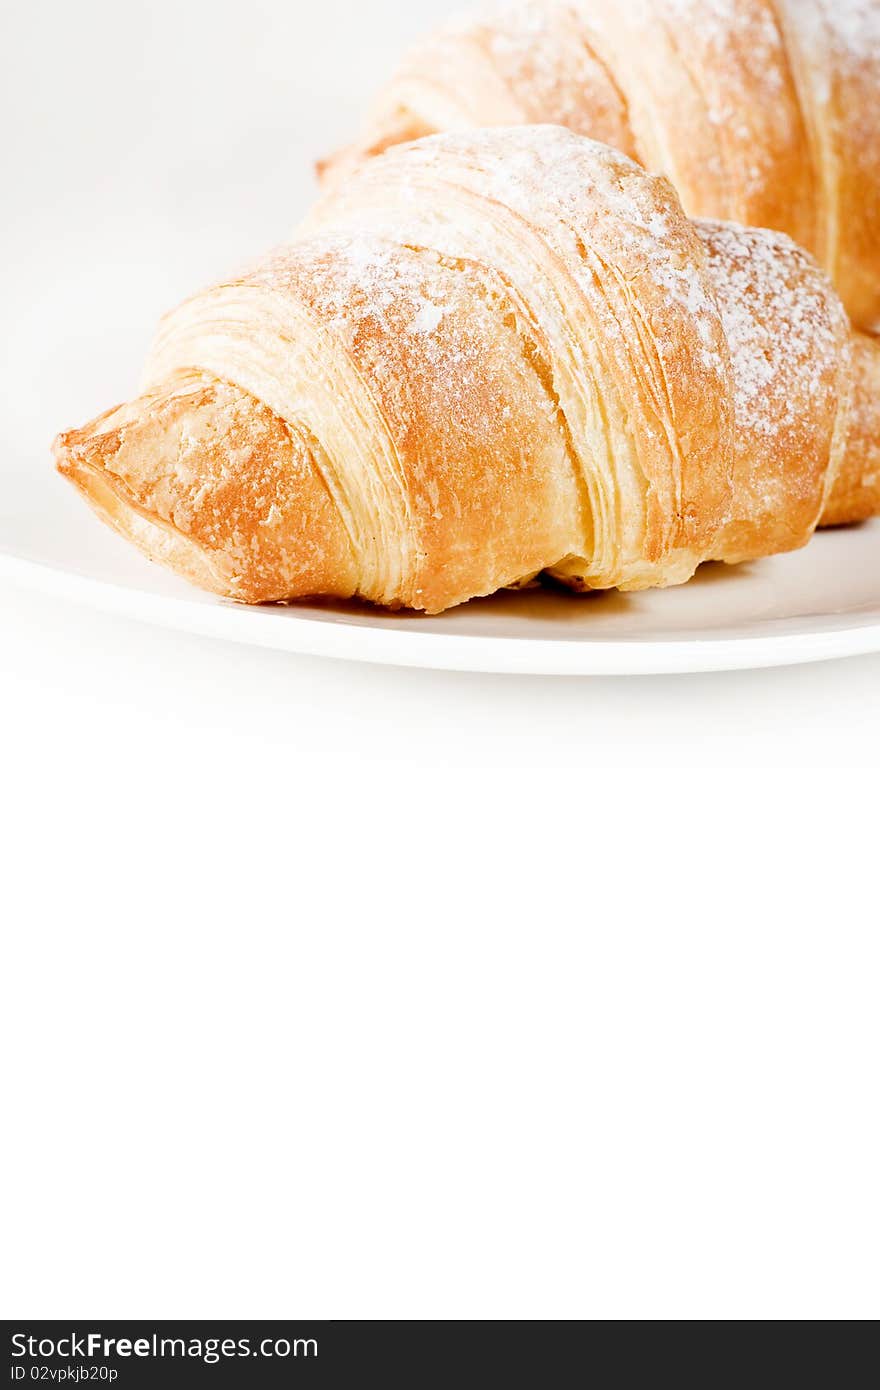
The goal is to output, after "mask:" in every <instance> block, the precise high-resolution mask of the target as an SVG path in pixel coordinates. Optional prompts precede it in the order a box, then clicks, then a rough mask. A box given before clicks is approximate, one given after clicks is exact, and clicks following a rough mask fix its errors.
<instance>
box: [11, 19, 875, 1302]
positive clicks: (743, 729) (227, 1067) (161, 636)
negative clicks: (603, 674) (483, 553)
mask: <svg viewBox="0 0 880 1390" xmlns="http://www.w3.org/2000/svg"><path fill="white" fill-rule="evenodd" d="M444 8H445V7H444V6H443V5H442V4H427V3H414V0H409V3H407V4H404V3H403V0H381V3H380V2H379V0H371V3H370V4H369V5H367V4H353V3H349V4H345V3H342V0H321V3H320V4H319V5H315V4H313V3H310V4H300V3H291V2H290V0H289V2H288V3H283V4H282V3H266V0H257V3H253V0H252V3H249V4H248V5H247V6H246V7H245V8H242V7H241V6H240V5H238V4H232V3H228V0H224V3H218V0H213V2H212V3H208V0H197V3H193V0H175V3H170V0H153V3H151V4H149V5H147V4H141V3H132V4H128V5H125V6H121V5H119V4H117V3H109V2H108V3H104V2H103V0H81V3H79V4H77V5H74V6H68V5H61V4H38V5H32V6H23V5H22V6H17V7H16V9H15V13H14V15H13V16H11V17H10V16H5V17H4V29H5V37H4V42H3V45H2V49H0V105H2V108H3V109H2V112H0V114H2V122H0V129H2V130H3V137H2V138H3V146H2V162H3V182H2V188H3V190H4V193H3V212H4V216H3V219H2V229H0V235H2V240H3V251H4V254H3V256H2V258H0V290H2V296H3V300H2V302H3V314H2V322H3V330H4V331H3V340H2V344H0V351H2V358H3V360H2V362H0V382H3V383H4V384H3V390H2V401H3V418H2V426H0V428H2V432H3V433H2V441H3V449H4V460H3V463H4V469H5V472H4V477H5V478H6V480H7V481H6V484H5V486H6V487H7V488H8V489H12V491H13V493H14V487H15V481H16V476H17V475H18V474H20V472H21V470H23V469H47V468H48V461H47V456H48V444H49V441H50V439H51V436H52V434H53V433H54V432H55V431H56V430H57V429H58V428H60V427H62V426H67V425H70V424H73V423H76V422H79V421H81V420H83V419H85V418H86V417H88V415H89V414H91V413H93V412H94V411H96V410H98V409H100V408H102V407H103V406H104V405H106V404H108V403H110V402H111V401H113V400H115V399H118V398H120V397H122V396H123V395H125V394H126V393H127V392H128V391H129V390H130V388H131V386H132V385H133V383H134V381H135V380H136V377H137V371H138V367H139V363H140V360H141V357H142V354H143V351H144V349H145V346H146V344H147V341H148V339H149V335H150V332H151V329H152V326H153V324H154V322H155V319H156V317H157V315H158V313H159V312H160V311H161V310H162V309H163V308H164V307H166V306H167V305H169V304H171V303H173V302H174V301H175V300H176V299H177V298H179V297H180V295H182V294H183V293H185V292H186V291H187V290H189V289H191V288H193V287H195V286H198V285H200V284H202V283H204V282H206V281H208V280H210V278H211V277H212V275H214V274H216V273H218V272H220V271H221V270H222V269H223V267H224V266H225V265H227V264H228V263H229V262H230V261H231V262H234V263H237V262H238V261H240V260H242V259H244V258H246V257H247V256H249V255H251V254H252V253H253V252H255V251H257V250H258V249H259V248H260V246H261V245H263V244H265V243H267V242H271V241H273V240H278V239H280V238H281V237H282V236H283V235H284V234H285V232H286V231H287V229H288V228H289V227H290V225H291V224H292V223H293V222H294V221H295V220H296V218H297V216H298V215H299V213H300V212H301V211H302V209H303V207H304V205H305V202H306V199H307V198H308V196H309V192H310V187H311V181H310V174H309V169H308V162H309V161H310V159H311V158H312V157H313V156H315V155H319V154H322V153H324V152H325V151H326V150H327V149H328V148H332V147H333V146H334V145H335V144H336V143H338V142H339V141H341V140H343V139H344V138H345V137H346V136H347V135H348V134H349V133H350V132H351V131H352V129H353V127H354V123H355V121H356V117H357V114H358V112H359V111H360V109H361V108H362V106H363V104H364V101H365V99H366V96H367V94H368V93H369V91H370V90H371V89H372V88H373V87H374V86H375V85H376V83H377V81H378V79H379V76H380V74H381V73H382V72H384V71H387V69H388V68H389V66H390V64H391V62H392V59H393V55H394V53H395V51H396V50H397V49H399V47H400V46H401V44H402V42H403V41H404V39H405V38H408V37H410V36H412V35H413V34H415V33H417V32H418V31H419V30H420V29H421V28H423V27H425V25H426V23H427V21H428V19H429V18H432V17H434V16H436V15H439V14H441V13H442V12H443V10H444ZM48 485H49V484H48V483H47V486H48ZM10 500H11V499H10ZM3 504H4V503H3V499H2V498H0V506H2V505H3ZM0 624H2V626H0V756H2V762H0V859H2V873H0V911H2V947H3V961H4V968H3V1010H2V1056H3V1072H4V1092H5V1098H4V1113H5V1115H6V1117H7V1119H8V1124H7V1128H6V1132H5V1135H4V1140H3V1145H2V1150H0V1163H2V1166H3V1170H4V1182H3V1187H2V1192H3V1198H2V1200H3V1208H4V1210H3V1220H2V1229H3V1239H2V1245H3V1256H2V1287H0V1295H2V1298H0V1311H2V1313H3V1314H4V1315H5V1316H9V1317H15V1316H24V1315H27V1316H31V1317H33V1316H44V1317H48V1316H80V1317H81V1316H85V1315H89V1316H101V1317H108V1318H109V1317H113V1316H118V1317H121V1316H142V1317H150V1316H163V1315H164V1316H194V1317H198V1316H214V1317H224V1316H229V1317H233V1316H239V1317H249V1316H254V1317H257V1316H262V1317H273V1316H306V1315H315V1316H335V1317H345V1316H365V1317H394V1316H402V1317H414V1316H428V1317H434V1318H445V1317H454V1316H464V1317H502V1318H518V1317H530V1316H534V1317H553V1316H556V1317H574V1318H600V1317H613V1318H636V1317H651V1318H685V1317H697V1318H700V1317H723V1318H742V1317H780V1318H782V1317H784V1318H814V1317H815V1318H818V1317H833V1318H838V1317H840V1318H843V1317H849V1318H852V1317H874V1316H876V1315H877V1313H878V1311H880V1300H878V1274H877V1260H876V1251H877V1246H878V1239H880V1198H878V1190H880V1188H878V1183H877V1172H878V1167H880V1152H878V1150H880V1122H878V1107H877V1092H878V1077H877V1070H878V1065H877V1064H878V1042H880V1024H878V1011H877V1005H876V1000H877V992H878V968H880V947H878V939H877V938H878V913H877V907H876V883H877V874H876V864H877V850H878V846H877V792H876V778H875V775H874V772H875V769H876V768H877V767H878V765H880V738H878V732H877V722H878V699H877V691H878V678H880V660H878V659H876V658H864V659H861V660H858V661H849V662H841V663H836V664H829V665H825V666H817V667H812V668H806V667H805V668H799V669H790V670H783V671H778V672H765V673H754V674H743V675H730V676H705V677H679V678H668V679H640V680H630V681H624V680H593V681H587V680H584V681H579V680H571V681H567V682H566V681H560V682H557V681H550V680H543V679H531V680H529V679H506V678H487V677H473V676H453V675H443V674H431V673H426V672H406V671H393V670H382V669H378V668H376V669H370V668H359V667H355V666H349V665H346V664H342V663H340V664H334V663H331V662H318V661H310V660H305V659H302V660H298V659H294V658H291V657H287V656H282V655H280V654H272V653H267V652H259V651H255V650H246V649H239V648H236V647H232V646H226V645H223V644H222V643H212V642H209V641H206V640H205V641H202V640H198V639H194V638H189V637H183V636H176V635H174V634H171V633H166V632H161V631H158V630H153V629H150V628H148V627H140V626H137V625H135V624H129V623H127V622H124V621H122V620H120V619H112V618H106V617H100V616H98V615H94V614H90V613H87V612H85V611H80V610H78V609H75V608H73V607H67V606H64V605H60V604H58V603H57V602H51V601H49V600H48V599H45V598H38V597H36V596H33V595H29V594H27V593H25V592H21V591H18V590H16V589H15V588H13V587H12V586H10V585H6V586H4V587H2V588H0Z"/></svg>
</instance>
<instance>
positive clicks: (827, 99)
mask: <svg viewBox="0 0 880 1390" xmlns="http://www.w3.org/2000/svg"><path fill="white" fill-rule="evenodd" d="M532 122H550V123H554V124H559V125H564V126H568V127H569V128H570V129H572V130H574V131H576V132H578V133H580V134H582V135H590V136H592V137H593V138H595V139H597V140H602V141H604V142H605V143H606V144H609V145H613V146H615V147H616V148H618V149H620V150H622V151H623V152H624V153H626V154H628V155H630V156H631V157H632V158H634V159H636V160H638V161H639V162H640V163H642V164H644V165H645V167H646V168H649V169H651V170H653V171H654V172H657V173H663V174H666V175H667V177H668V178H669V179H671V181H672V183H673V184H674V185H675V187H676V188H677V189H678V192H679V195H680V197H681V200H682V203H683V205H684V208H685V210H686V212H687V213H688V214H689V215H690V216H691V217H709V218H722V219H726V220H730V221H734V222H741V223H744V224H746V225H748V226H757V227H772V228H774V229H776V230H777V231H782V232H787V233H788V235H789V236H791V237H793V238H794V240H795V241H797V242H799V243H800V245H802V246H804V247H805V248H806V249H807V250H808V251H810V252H811V253H812V254H813V255H814V256H815V257H816V259H817V260H818V261H819V263H820V264H821V265H822V266H824V267H825V269H827V270H828V272H829V274H830V275H831V278H832V279H833V280H834V282H835V284H836V286H837V289H838V292H839V293H840V295H841V298H842V299H843V301H844V304H845V305H846V307H847V310H848V312H849V314H850V316H851V317H852V319H853V322H854V323H855V324H856V325H857V326H859V327H862V328H867V329H871V328H873V329H874V330H875V331H880V0H612V2H611V3H609V0H527V3H523V0H513V2H512V3H510V2H508V3H506V4H500V5H498V4H496V5H491V6H488V7H487V8H486V9H484V11H483V12H481V13H479V14H477V15H476V16H475V17H473V18H471V19H465V20H464V21H459V22H457V23H453V24H451V25H448V26H447V27H445V28H444V29H442V30H440V32H439V33H437V34H435V35H433V36H432V37H430V38H428V39H427V41H425V42H423V43H422V44H421V45H419V46H418V47H416V48H415V49H414V50H413V51H412V53H411V54H410V55H409V56H408V57H407V58H406V59H405V61H404V63H403V65H402V67H401V68H400V70H399V72H398V73H397V74H396V76H395V77H394V78H393V79H392V80H391V81H390V82H389V83H388V85H387V86H386V88H385V89H384V90H383V91H382V92H381V93H380V94H379V96H378V98H377V100H376V102H375V104H374V106H373V108H372V110H371V112H370V113H369V116H368V119H367V122H366V126H365V128H364V131H363V134H362V137H361V139H360V140H359V141H358V143H357V144H356V145H355V146H354V147H353V148H352V149H350V150H347V151H344V152H343V153H342V154H341V155H339V156H337V157H336V158H335V159H333V160H330V161H328V162H327V163H326V164H325V166H324V173H325V176H326V177H327V178H338V177H339V176H340V175H341V174H342V173H344V172H345V171H347V170H348V169H349V168H350V167H351V166H352V164H354V163H357V162H358V161H359V160H361V159H363V158H364V157H367V156H369V155H372V154H376V153H378V152H380V151H382V150H385V149H387V148H388V147H389V146H390V145H394V144H397V143H399V142H401V141H405V140H411V139H415V138H417V137H419V136H424V135H428V134H432V133H434V132H437V131H443V130H460V129H464V128H468V127H477V126H493V125H504V126H507V125H516V124H521V123H525V124H528V123H532Z"/></svg>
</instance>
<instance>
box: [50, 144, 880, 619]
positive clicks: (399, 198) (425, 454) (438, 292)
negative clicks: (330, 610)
mask: <svg viewBox="0 0 880 1390" xmlns="http://www.w3.org/2000/svg"><path fill="white" fill-rule="evenodd" d="M855 341H856V348H855V351H854V350H853V336H852V334H851V330H850V327H849V323H848V320H847V318H846V315H845V313H844V310H843V308H842V305H841V304H840V301H839V299H838V298H837V296H836V294H835V293H834V291H833V289H832V287H831V284H830V282H829V281H828V280H827V278H826V277H825V275H824V274H823V273H822V272H821V271H820V270H819V269H818V267H817V266H816V264H815V262H814V261H813V260H812V259H811V258H810V257H809V256H808V255H807V254H806V253H805V252H803V251H802V250H800V248H798V247H797V246H796V245H795V244H794V243H793V242H792V241H790V240H789V239H788V238H787V237H785V236H783V235H781V234H779V233H775V232H769V231H759V230H750V229H746V228H742V227H738V226H734V225H731V224H722V223H709V222H706V223H697V222H691V221H689V220H688V218H686V217H685V215H684V213H683V212H682V209H681V205H680V203H679V201H678V198H677V196H676V194H675V192H674V190H673V188H672V187H671V185H670V184H669V183H668V182H667V181H666V180H665V179H663V178H659V177H654V176H651V175H648V174H647V173H645V171H644V170H643V169H642V168H641V167H640V166H639V165H637V164H635V163H634V162H633V161H631V160H629V159H628V158H627V157H626V156H624V155H622V154H621V153H619V152H617V151H614V150H611V149H610V148H608V147H606V146H603V145H599V144H597V143H595V142H594V141H592V140H587V139H583V138H580V137H578V136H576V135H573V134H572V133H571V132H568V131H565V130H562V129H561V128H559V127H550V126H544V127H522V128H514V129H510V130H490V131H483V132H466V133H464V134H462V135H456V136H450V135H446V136H438V137H433V138H431V139H427V140H424V141H419V142H417V143H415V144H411V145H404V146H401V147H399V148H398V149H395V150H393V151H391V152H389V153H388V154H386V155H384V156H382V157H381V158H379V159H375V160H371V161H368V162H366V163H365V164H363V165H362V166H361V167H360V168H359V169H358V170H357V171H356V172H355V173H354V174H353V175H352V177H351V179H350V180H348V182H347V184H346V186H345V187H344V188H340V189H339V190H338V192H337V193H336V194H335V195H331V196H330V197H328V198H327V199H325V200H324V201H323V202H322V204H321V205H320V206H319V207H318V209H317V210H316V211H315V213H314V214H313V217H312V219H311V220H310V223H309V225H308V226H307V227H306V228H305V229H304V230H303V234H302V239H301V240H300V241H298V242H295V243H293V244H292V245H290V246H288V247H285V248H282V249H281V250H279V251H277V252H276V253H274V254H273V255H271V256H270V257H268V258H267V259H266V260H264V261H262V262H261V263H260V264H258V265H257V266H255V267H254V268H253V269H252V270H250V271H249V272H247V273H245V274H242V275H241V276H240V277H238V278H235V279H232V280H229V281H227V282H225V283H222V284H220V285H217V286H216V287H214V288H213V289H209V290H207V291H205V292H203V293H201V294H199V295H196V296H195V297H194V298H193V299H191V300H189V301H188V302H187V303H185V304H184V305H182V306H181V307H180V308H179V309H177V310H176V311H174V312H173V313H172V314H170V315H169V316H168V317H167V318H166V319H165V320H164V322H163V325H162V328H161V330H160V333H159V335H158V339H157V341H156V344H155V346H154V349H153V352H152V355H151V358H150V361H149V365H148V370H147V376H146V382H145V391H144V394H143V395H141V396H139V397H137V398H136V399H135V400H133V401H132V402H130V403H129V404H127V405H124V406H121V407H120V408H118V409H117V410H115V411H112V412H110V413H109V414H108V415H105V416H102V417H101V418H100V419H98V420H96V421H94V422H93V423H92V424H90V425H88V426H86V428H85V429H82V430H75V431H72V432H70V433H68V434H65V435H62V436H61V438H60V439H59V440H58V442H57V446H56V451H57V459H58V466H59V468H60V469H61V471H62V472H63V473H65V474H67V475H68V476H69V477H70V478H71V479H72V480H73V481H74V483H76V485H77V486H78V487H79V488H80V489H81V491H82V492H83V493H84V494H85V496H86V497H87V498H88V500H89V501H90V502H91V503H92V505H93V506H94V507H95V508H96V510H97V511H98V512H99V513H100V514H101V515H102V516H103V517H104V519H105V520H107V521H109V522H110V523H111V524H112V525H114V526H115V527H116V528H117V529H118V530H119V531H121V532H122V533H123V534H124V535H126V536H128V537H129V538H130V539H131V540H133V541H134V542H135V543H136V544H138V545H140V546H141V548H142V549H144V550H145V551H146V552H147V554H148V555H150V556H151V557H152V558H154V559H157V560H161V561H163V562H164V563H166V564H168V565H170V566H171V567H172V568H174V569H176V570H178V571H179V572H181V573H182V574H184V575H186V576H187V577H188V578H190V579H192V580H194V581H195V582H196V583H198V584H201V585H203V586H205V587H207V588H210V589H213V590H215V591H217V592H219V593H222V594H226V595H229V596H231V597H233V598H237V599H241V600H244V601H249V602H257V601H262V600H272V599H276V600H277V599H285V598H292V597H297V596H304V595H317V594H324V595H333V596H346V597H347V596H351V595H360V596H361V597H363V598H365V599H368V600H371V601H373V602H375V603H380V604H386V605H391V606H410V607H414V608H420V609H426V610H428V611H430V612H438V611H440V610H442V609H444V608H447V607H449V606H451V605H453V604H456V603H461V602H463V601H465V600H466V599H469V598H471V597H474V596H476V595H480V594H489V593H492V592H494V591H495V590H497V589H499V588H501V587H503V586H505V585H509V584H513V583H516V582H518V581H521V580H522V579H524V578H527V577H529V576H532V575H535V574H537V573H539V572H541V571H548V572H549V573H550V574H552V575H553V576H555V577H557V578H559V579H561V580H562V581H564V582H566V583H568V584H570V585H572V586H573V587H577V588H605V587H610V586H614V585H617V586H621V587H624V588H639V587H644V586H648V585H665V584H674V583H679V582H681V581H683V580H686V579H687V578H688V577H689V576H690V575H691V574H693V572H694V570H695V568H696V566H697V565H699V564H700V563H701V562H702V561H704V560H709V559H721V560H726V561H730V562H734V561H740V560H745V559H750V558H752V557H755V556H761V555H766V554H770V553H773V552H776V551H782V550H787V549H791V548H794V547H796V546H800V545H802V544H804V542H806V541H807V540H808V538H809V537H810V535H811V534H812V531H813V529H814V527H815V525H816V523H817V521H818V520H819V518H820V516H821V514H822V511H823V508H824V507H825V506H826V505H827V504H828V502H829V499H830V500H831V505H832V506H833V505H834V504H835V502H834V499H835V497H836V496H837V493H836V487H835V485H837V487H842V489H843V491H842V492H841V494H840V501H841V504H842V505H843V506H844V507H845V506H846V505H848V504H849V503H850V502H851V501H852V498H851V496H850V494H851V493H853V492H854V491H855V492H858V490H859V488H860V487H861V486H862V480H863V478H864V477H865V475H866V473H867V472H868V471H869V464H870V460H869V458H868V453H867V451H868V450H869V449H870V448H871V447H873V446H872V445H871V443H870V441H873V440H875V439H876V438H877V434H878V430H877V418H878V413H880V395H878V393H877V392H876V390H875V387H876V385H877V384H878V383H880V347H878V346H877V345H875V344H874V343H873V342H871V341H869V340H868V339H856V340H855ZM855 374H858V378H859V389H857V390H856V391H855V392H853V381H854V375H855ZM851 398H852V399H853V400H854V401H855V404H856V406H857V413H856V414H855V416H852V415H851V413H850V401H851ZM859 411H861V412H863V414H861V415H860V414H859V413H858V412H859ZM874 463H876V458H875V459H874Z"/></svg>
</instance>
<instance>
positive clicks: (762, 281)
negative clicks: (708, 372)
mask: <svg viewBox="0 0 880 1390" xmlns="http://www.w3.org/2000/svg"><path fill="white" fill-rule="evenodd" d="M696 225H697V227H698V229H699V231H700V234H701V236H702V238H703V240H704V242H705V245H706V248H707V251H708V254H709V267H710V272H711V276H712V281H713V283H714V285H715V289H716V293H717V297H718V307H719V309H720V311H721V321H722V324H723V326H724V332H725V334H726V337H727V343H728V347H729V349H730V355H731V362H732V366H733V376H734V388H735V410H736V423H737V428H738V430H739V431H740V432H741V434H744V435H745V436H746V437H747V440H748V441H751V440H753V439H755V438H756V437H758V438H763V439H764V440H768V441H769V440H770V439H771V438H772V437H773V436H775V435H779V434H781V433H783V432H785V433H791V432H792V431H794V430H796V429H797V428H798V427H799V425H800V424H801V423H802V420H801V417H802V415H803V417H804V418H803V423H804V426H805V428H809V412H808V411H807V412H805V405H806V404H807V402H813V403H814V404H818V403H819V400H820V397H822V396H823V395H825V394H826V393H827V391H828V389H829V381H830V380H833V379H834V377H835V376H836V372H837V368H838V364H839V361H840V352H841V336H842V334H843V332H844V329H845V324H844V322H843V311H842V309H841V308H840V305H839V303H838V301H837V298H836V296H835V295H834V292H833V290H832V288H831V285H830V284H829V282H828V281H827V280H826V279H825V277H824V276H823V275H821V274H820V272H819V271H818V270H817V269H816V268H815V267H814V266H813V265H812V262H811V261H810V259H809V257H808V256H806V254H805V253H804V252H802V251H801V250H800V248H799V247H797V246H795V244H794V242H792V241H790V240H789V238H788V237H785V236H782V235H781V234H779V233H773V232H767V231H764V230H761V229H758V228H746V227H740V226H736V225H733V224H730V223H719V222H705V223H697V224H696Z"/></svg>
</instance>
